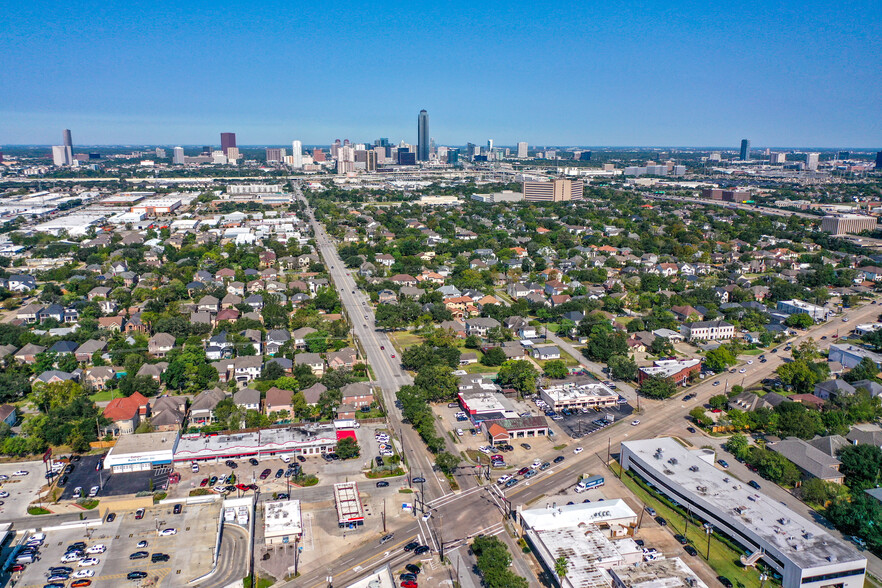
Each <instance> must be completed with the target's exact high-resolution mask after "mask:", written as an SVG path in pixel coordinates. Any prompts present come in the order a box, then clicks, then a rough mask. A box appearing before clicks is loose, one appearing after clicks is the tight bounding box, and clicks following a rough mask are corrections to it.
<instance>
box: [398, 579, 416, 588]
mask: <svg viewBox="0 0 882 588" xmlns="http://www.w3.org/2000/svg"><path fill="white" fill-rule="evenodd" d="M401 588H418V587H417V583H416V582H414V581H413V580H405V581H404V582H402V583H401Z"/></svg>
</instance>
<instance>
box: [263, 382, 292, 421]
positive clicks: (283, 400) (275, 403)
mask: <svg viewBox="0 0 882 588" xmlns="http://www.w3.org/2000/svg"><path fill="white" fill-rule="evenodd" d="M294 394H295V393H294V392H292V391H291V390H282V389H280V388H276V387H275V386H273V387H272V388H270V389H269V390H267V391H266V399H265V400H264V403H263V411H264V414H266V415H267V416H270V415H271V414H272V413H274V412H275V413H279V412H280V413H284V415H285V416H283V417H282V418H290V417H292V416H294V403H293V401H292V398H293V396H294Z"/></svg>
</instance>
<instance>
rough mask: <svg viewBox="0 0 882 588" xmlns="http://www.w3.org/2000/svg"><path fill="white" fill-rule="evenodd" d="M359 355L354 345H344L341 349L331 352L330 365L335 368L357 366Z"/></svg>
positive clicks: (329, 356) (329, 355)
mask: <svg viewBox="0 0 882 588" xmlns="http://www.w3.org/2000/svg"><path fill="white" fill-rule="evenodd" d="M357 355H358V354H357V352H356V350H355V348H354V347H344V348H343V349H341V350H340V351H332V352H329V353H328V367H329V368H331V369H335V370H339V369H342V368H347V369H352V368H353V366H355V362H356V358H357Z"/></svg>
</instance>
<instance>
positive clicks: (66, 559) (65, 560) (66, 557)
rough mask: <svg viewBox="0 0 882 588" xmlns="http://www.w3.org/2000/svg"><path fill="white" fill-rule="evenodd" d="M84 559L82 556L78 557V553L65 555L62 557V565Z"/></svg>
mask: <svg viewBox="0 0 882 588" xmlns="http://www.w3.org/2000/svg"><path fill="white" fill-rule="evenodd" d="M82 559H85V558H84V557H83V556H82V555H77V554H76V553H65V554H64V555H62V556H61V563H73V562H75V561H80V560H82Z"/></svg>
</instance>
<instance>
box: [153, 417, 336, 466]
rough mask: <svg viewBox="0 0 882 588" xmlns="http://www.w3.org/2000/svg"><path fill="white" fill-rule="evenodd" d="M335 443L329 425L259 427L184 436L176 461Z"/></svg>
mask: <svg viewBox="0 0 882 588" xmlns="http://www.w3.org/2000/svg"><path fill="white" fill-rule="evenodd" d="M139 436H140V435H139ZM336 443H337V431H336V429H335V428H334V427H333V426H330V425H325V426H321V425H318V426H313V427H282V428H277V429H261V430H259V431H252V432H248V433H234V434H232V435H210V436H200V435H194V436H188V435H185V436H182V437H181V440H180V441H179V442H178V447H177V450H176V451H175V461H186V460H190V459H206V458H211V457H218V456H227V455H230V456H231V455H245V454H249V453H256V452H257V451H258V450H259V451H261V452H270V451H293V450H294V449H298V448H301V447H319V446H322V445H328V444H331V445H334V444H336Z"/></svg>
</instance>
